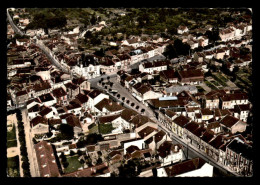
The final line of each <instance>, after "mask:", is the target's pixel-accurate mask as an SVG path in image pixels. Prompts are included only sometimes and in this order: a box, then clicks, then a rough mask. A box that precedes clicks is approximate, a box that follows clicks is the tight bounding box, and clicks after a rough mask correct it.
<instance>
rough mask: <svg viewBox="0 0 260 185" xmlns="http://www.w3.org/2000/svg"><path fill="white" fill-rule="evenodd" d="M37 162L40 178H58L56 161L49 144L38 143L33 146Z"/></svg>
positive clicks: (44, 142)
mask: <svg viewBox="0 0 260 185" xmlns="http://www.w3.org/2000/svg"><path fill="white" fill-rule="evenodd" d="M34 149H35V152H36V157H37V162H38V166H39V171H40V176H41V177H45V175H49V177H58V176H60V173H59V169H58V166H57V163H56V159H55V156H54V153H53V148H52V146H51V144H50V143H47V142H46V141H40V142H39V143H37V144H35V145H34Z"/></svg>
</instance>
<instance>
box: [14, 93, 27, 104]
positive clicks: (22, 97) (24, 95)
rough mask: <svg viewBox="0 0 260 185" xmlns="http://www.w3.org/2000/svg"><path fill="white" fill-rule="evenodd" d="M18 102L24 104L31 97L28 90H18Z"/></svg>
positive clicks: (16, 95) (16, 96) (16, 97)
mask: <svg viewBox="0 0 260 185" xmlns="http://www.w3.org/2000/svg"><path fill="white" fill-rule="evenodd" d="M15 99H16V104H17V105H19V104H24V103H25V102H27V100H28V99H29V96H28V92H27V91H26V90H23V91H18V92H17V93H16V94H15Z"/></svg>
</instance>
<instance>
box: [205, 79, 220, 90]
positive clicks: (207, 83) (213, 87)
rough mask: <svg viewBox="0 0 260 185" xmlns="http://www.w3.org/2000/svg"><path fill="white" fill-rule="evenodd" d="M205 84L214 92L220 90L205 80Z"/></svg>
mask: <svg viewBox="0 0 260 185" xmlns="http://www.w3.org/2000/svg"><path fill="white" fill-rule="evenodd" d="M205 84H206V85H207V86H208V87H209V88H211V89H212V90H218V88H217V87H216V86H214V85H213V84H212V83H211V82H209V81H207V80H205Z"/></svg>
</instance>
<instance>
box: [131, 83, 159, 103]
mask: <svg viewBox="0 0 260 185" xmlns="http://www.w3.org/2000/svg"><path fill="white" fill-rule="evenodd" d="M132 92H133V93H132V95H133V96H134V97H135V98H136V99H137V100H139V101H142V103H143V104H144V101H145V100H149V99H154V98H159V97H161V96H162V94H160V93H156V92H154V91H152V88H151V87H149V86H148V85H144V84H142V83H137V84H135V85H134V86H133V87H132Z"/></svg>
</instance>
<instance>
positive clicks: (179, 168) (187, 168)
mask: <svg viewBox="0 0 260 185" xmlns="http://www.w3.org/2000/svg"><path fill="white" fill-rule="evenodd" d="M157 177H213V166H212V165H210V164H209V163H207V162H206V161H204V160H203V159H201V158H199V157H198V158H194V159H190V160H187V161H183V162H181V163H177V164H173V165H171V166H167V167H164V168H158V169H157Z"/></svg>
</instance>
